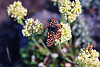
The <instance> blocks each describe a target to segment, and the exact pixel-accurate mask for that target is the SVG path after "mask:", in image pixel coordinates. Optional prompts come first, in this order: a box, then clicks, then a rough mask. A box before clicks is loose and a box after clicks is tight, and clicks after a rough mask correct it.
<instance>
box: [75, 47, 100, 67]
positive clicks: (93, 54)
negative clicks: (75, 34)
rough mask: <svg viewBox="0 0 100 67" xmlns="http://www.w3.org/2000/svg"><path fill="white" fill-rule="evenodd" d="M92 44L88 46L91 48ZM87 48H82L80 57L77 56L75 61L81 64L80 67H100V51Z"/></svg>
mask: <svg viewBox="0 0 100 67" xmlns="http://www.w3.org/2000/svg"><path fill="white" fill-rule="evenodd" d="M90 47H91V46H88V47H87V48H89V49H90ZM87 48H83V49H81V51H80V53H79V55H78V57H76V58H75V63H76V64H78V65H79V67H99V66H100V64H99V63H100V62H99V59H98V57H99V53H98V52H97V51H96V50H93V49H92V48H91V49H92V50H91V51H89V50H88V49H87Z"/></svg>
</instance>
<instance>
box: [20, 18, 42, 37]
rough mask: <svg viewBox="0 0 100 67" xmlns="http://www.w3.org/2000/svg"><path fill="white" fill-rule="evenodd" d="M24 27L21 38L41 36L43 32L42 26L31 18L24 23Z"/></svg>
mask: <svg viewBox="0 0 100 67" xmlns="http://www.w3.org/2000/svg"><path fill="white" fill-rule="evenodd" d="M25 23H26V25H25V26H24V29H23V30H22V34H23V36H31V35H32V34H33V33H34V34H41V33H42V32H43V24H42V23H40V21H39V20H38V19H36V20H35V21H34V19H33V18H29V19H27V20H26V21H25Z"/></svg>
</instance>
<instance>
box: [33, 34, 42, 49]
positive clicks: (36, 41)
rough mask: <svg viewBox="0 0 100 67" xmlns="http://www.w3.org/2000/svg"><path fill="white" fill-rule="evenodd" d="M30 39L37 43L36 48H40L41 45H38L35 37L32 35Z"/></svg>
mask: <svg viewBox="0 0 100 67" xmlns="http://www.w3.org/2000/svg"><path fill="white" fill-rule="evenodd" d="M32 40H33V41H34V43H35V44H36V45H37V47H38V48H41V47H42V46H40V45H39V43H38V42H37V41H36V39H35V38H34V37H33V36H32Z"/></svg>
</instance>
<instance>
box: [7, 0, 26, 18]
mask: <svg viewBox="0 0 100 67" xmlns="http://www.w3.org/2000/svg"><path fill="white" fill-rule="evenodd" d="M7 8H8V9H7V12H8V15H11V17H12V18H16V19H17V20H20V19H22V18H24V16H26V15H27V9H26V8H24V7H23V6H22V3H21V2H20V1H17V2H16V1H14V3H13V4H10V5H9V7H7Z"/></svg>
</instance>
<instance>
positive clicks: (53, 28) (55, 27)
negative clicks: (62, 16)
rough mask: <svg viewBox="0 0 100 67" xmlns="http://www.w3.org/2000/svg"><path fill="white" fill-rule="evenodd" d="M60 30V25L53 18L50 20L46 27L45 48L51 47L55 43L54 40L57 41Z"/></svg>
mask: <svg viewBox="0 0 100 67" xmlns="http://www.w3.org/2000/svg"><path fill="white" fill-rule="evenodd" d="M61 28H62V25H61V24H59V23H58V21H57V20H56V19H55V18H52V19H51V22H50V24H49V25H48V27H47V39H46V44H47V46H51V45H52V44H53V43H54V42H55V39H59V38H60V37H61V31H59V29H61Z"/></svg>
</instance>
